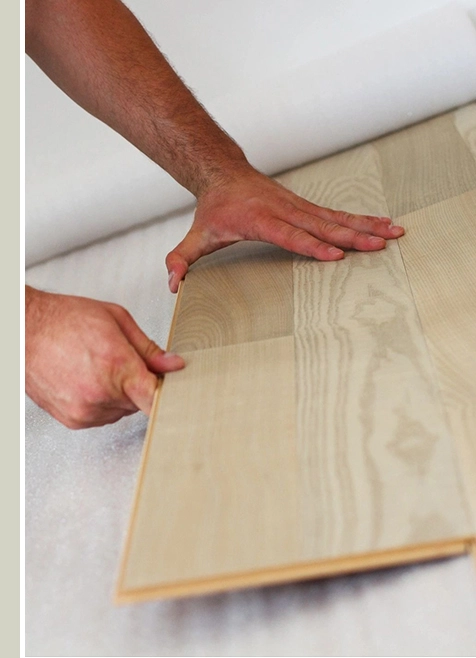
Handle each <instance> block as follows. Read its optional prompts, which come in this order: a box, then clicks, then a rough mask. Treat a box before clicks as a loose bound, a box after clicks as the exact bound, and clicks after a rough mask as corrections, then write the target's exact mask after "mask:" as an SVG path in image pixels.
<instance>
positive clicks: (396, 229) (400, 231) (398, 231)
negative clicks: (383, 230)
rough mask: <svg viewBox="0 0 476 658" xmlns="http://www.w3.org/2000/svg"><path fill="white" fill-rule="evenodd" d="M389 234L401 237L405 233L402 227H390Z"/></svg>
mask: <svg viewBox="0 0 476 658" xmlns="http://www.w3.org/2000/svg"><path fill="white" fill-rule="evenodd" d="M390 233H391V234H392V235H395V236H397V237H398V236H399V235H403V234H404V233H405V229H404V228H403V226H392V228H391V229H390Z"/></svg>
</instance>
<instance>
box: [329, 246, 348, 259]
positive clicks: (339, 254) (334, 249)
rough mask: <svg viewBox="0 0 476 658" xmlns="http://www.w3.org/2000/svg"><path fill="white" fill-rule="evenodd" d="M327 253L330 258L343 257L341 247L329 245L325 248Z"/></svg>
mask: <svg viewBox="0 0 476 658" xmlns="http://www.w3.org/2000/svg"><path fill="white" fill-rule="evenodd" d="M327 253H328V254H329V256H331V258H332V260H341V259H342V258H344V252H343V251H342V249H338V248H337V247H330V248H329V249H328V250H327Z"/></svg>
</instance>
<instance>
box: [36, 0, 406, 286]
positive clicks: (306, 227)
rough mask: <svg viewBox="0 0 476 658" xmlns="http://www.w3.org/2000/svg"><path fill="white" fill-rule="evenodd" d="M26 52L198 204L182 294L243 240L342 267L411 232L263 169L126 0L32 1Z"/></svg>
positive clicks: (183, 259) (174, 279)
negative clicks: (190, 280)
mask: <svg viewBox="0 0 476 658" xmlns="http://www.w3.org/2000/svg"><path fill="white" fill-rule="evenodd" d="M26 46H27V52H28V54H29V55H30V56H31V57H32V59H34V60H35V62H36V63H37V64H38V65H39V66H40V68H42V69H43V71H45V73H46V74H47V75H48V76H49V77H50V78H51V79H52V80H53V81H54V82H55V83H56V84H57V85H58V86H59V87H61V88H62V89H63V90H64V91H65V92H66V93H67V94H68V95H69V96H70V97H71V98H72V99H73V100H75V101H76V102H77V103H79V104H80V105H81V106H82V107H83V108H84V109H86V110H87V111H89V112H90V113H91V114H93V115H94V116H96V117H97V118H99V119H101V120H102V121H104V122H105V123H106V124H108V125H109V126H111V127H112V128H113V129H114V130H116V131H117V132H118V133H120V134H121V135H123V136H124V137H125V138H126V139H128V140H129V141H130V142H131V143H132V144H134V145H135V146H136V147H137V148H139V149H140V150H141V151H143V152H144V153H145V154H146V155H147V156H149V157H150V158H151V159H152V160H153V161H154V162H156V163H157V164H158V165H159V166H161V167H163V168H164V169H165V170H166V171H167V172H168V173H170V174H171V175H172V176H173V177H174V178H175V179H176V180H177V181H178V182H179V183H180V184H181V185H183V186H184V187H186V188H187V189H188V190H190V191H191V192H192V193H193V194H194V195H195V196H196V197H197V200H198V204H197V210H196V214H195V220H194V223H193V226H192V228H191V230H190V232H189V233H188V234H187V236H186V237H185V238H184V240H183V241H182V242H181V243H180V244H179V245H178V246H177V247H176V248H175V249H174V250H173V251H172V252H171V253H170V254H169V255H168V257H167V268H168V270H169V275H170V277H169V285H170V288H171V290H172V291H174V292H175V291H176V290H177V288H178V284H179V281H180V280H181V279H182V278H183V277H184V275H185V273H186V271H187V269H188V267H189V265H190V264H192V263H193V262H194V261H195V260H197V259H198V258H199V257H200V256H202V255H204V254H207V253H210V252H211V251H214V250H215V249H218V248H220V247H223V246H226V245H228V244H231V243H233V242H237V241H238V240H243V239H245V240H246V239H247V240H262V241H265V242H271V243H274V244H277V245H279V246H281V247H284V248H285V249H288V250H290V251H294V252H297V253H299V254H303V255H307V256H311V257H314V258H317V259H320V260H337V259H340V258H343V256H344V252H343V249H346V248H354V249H359V250H364V251H370V250H377V249H382V248H383V247H385V240H386V239H390V238H395V237H399V236H400V235H402V234H403V229H402V228H401V227H398V226H393V227H392V226H391V223H390V219H389V218H378V217H368V216H362V215H352V214H349V213H345V212H337V211H333V210H330V209H328V208H322V207H320V206H317V205H315V204H312V203H310V202H308V201H305V200H304V199H302V198H300V197H299V196H297V195H295V194H293V193H292V192H290V191H289V190H286V189H285V188H284V187H283V186H281V185H279V184H278V183H276V182H275V181H273V180H272V179H270V178H268V177H267V176H264V175H263V174H261V173H260V172H258V171H256V169H254V168H253V167H252V166H251V165H250V164H249V163H248V161H247V159H246V157H245V155H244V154H243V151H242V150H241V148H240V147H239V146H238V145H237V144H236V143H235V142H234V141H233V140H232V139H231V138H230V137H229V136H228V135H227V134H226V133H225V132H224V131H223V130H222V129H221V128H220V127H219V126H218V125H217V124H216V123H215V122H214V121H213V119H212V118H211V117H210V116H209V115H208V114H207V112H206V111H205V110H204V108H203V107H202V106H201V105H200V104H199V103H198V101H197V100H196V99H195V98H194V96H193V95H192V93H191V92H190V91H189V90H188V89H187V87H186V86H185V84H184V83H183V82H182V81H181V79H180V78H179V77H178V76H177V74H176V73H175V72H174V70H173V69H172V67H171V66H170V65H169V64H168V62H167V60H166V59H165V58H164V56H163V55H162V54H161V52H160V51H159V49H158V48H157V47H156V45H155V44H154V42H153V41H152V39H151V38H150V37H149V35H148V34H147V32H146V31H145V30H144V29H143V27H142V26H141V25H140V23H139V22H138V21H137V19H136V18H135V17H134V15H133V14H132V13H131V12H130V11H129V10H128V9H127V7H126V6H125V5H123V4H122V3H121V2H120V0H101V1H100V2H98V1H97V0H27V2H26Z"/></svg>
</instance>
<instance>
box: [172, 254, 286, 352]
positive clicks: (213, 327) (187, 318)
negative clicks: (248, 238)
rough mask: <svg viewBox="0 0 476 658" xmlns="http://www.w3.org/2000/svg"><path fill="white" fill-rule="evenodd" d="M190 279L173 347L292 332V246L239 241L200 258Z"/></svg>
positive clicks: (186, 348)
mask: <svg viewBox="0 0 476 658" xmlns="http://www.w3.org/2000/svg"><path fill="white" fill-rule="evenodd" d="M186 282H187V285H186V286H184V290H183V294H182V296H181V300H180V305H179V308H178V311H177V324H176V329H175V331H174V334H173V337H172V342H171V349H172V350H173V351H175V352H180V353H182V352H189V351H192V350H198V349H206V348H209V347H220V346H224V345H233V344H237V343H243V342H248V341H255V340H264V339H267V338H278V337H280V336H289V335H292V332H293V307H292V304H293V299H292V255H291V254H289V253H288V252H286V251H284V250H282V249H278V248H277V247H274V246H271V245H266V244H262V243H256V242H241V243H238V244H235V245H232V246H230V247H227V248H226V249H222V250H220V251H217V252H215V253H213V254H210V255H209V256H206V257H205V258H202V259H200V260H199V261H198V262H197V263H196V264H195V265H194V266H193V267H192V268H191V270H190V272H189V273H188V274H187V277H186ZM263 300H266V303H265V304H263Z"/></svg>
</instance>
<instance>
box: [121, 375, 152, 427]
mask: <svg viewBox="0 0 476 658" xmlns="http://www.w3.org/2000/svg"><path fill="white" fill-rule="evenodd" d="M157 385H158V380H157V377H156V376H155V375H153V374H152V373H151V372H149V371H148V370H144V371H142V372H132V373H131V375H130V376H126V377H125V378H124V380H123V382H122V390H123V391H124V394H125V395H126V396H127V398H128V399H129V400H130V401H131V402H132V403H133V404H134V405H135V406H136V407H137V409H140V410H141V411H143V412H144V413H145V414H147V416H149V415H150V412H151V410H152V404H153V401H154V394H155V389H156V388H157Z"/></svg>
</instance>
